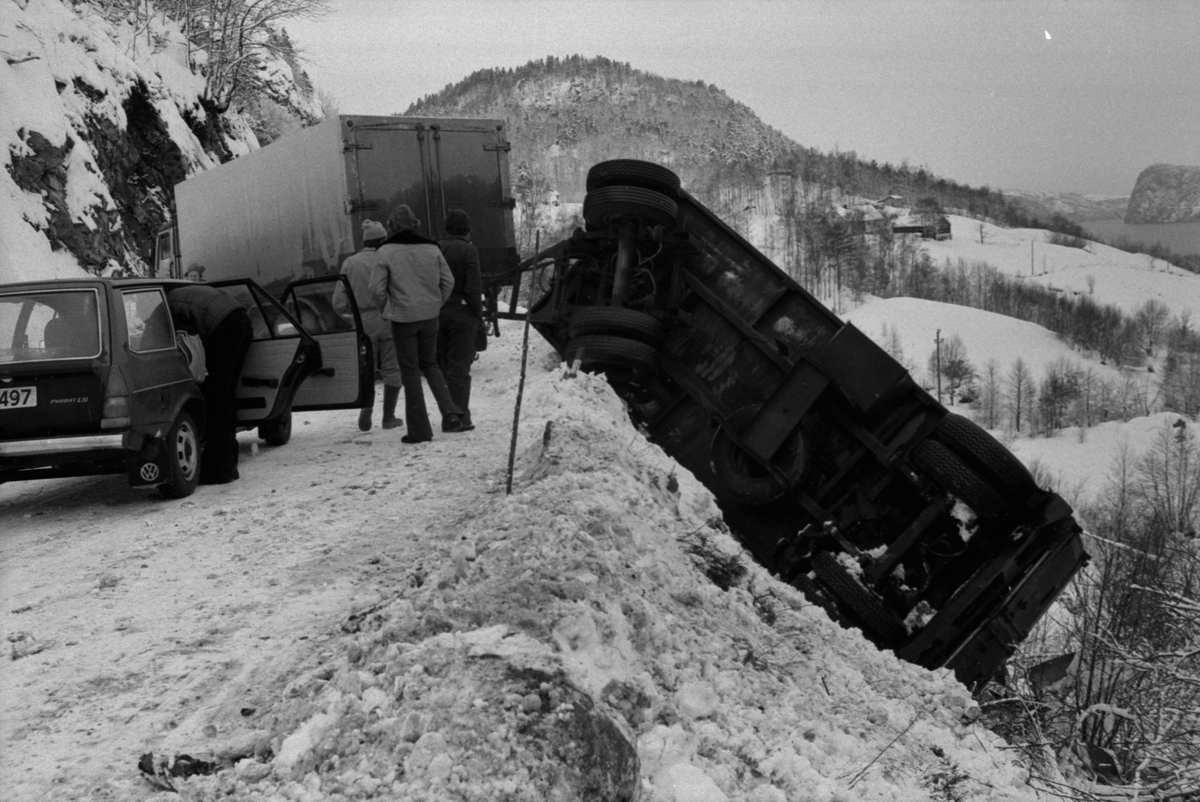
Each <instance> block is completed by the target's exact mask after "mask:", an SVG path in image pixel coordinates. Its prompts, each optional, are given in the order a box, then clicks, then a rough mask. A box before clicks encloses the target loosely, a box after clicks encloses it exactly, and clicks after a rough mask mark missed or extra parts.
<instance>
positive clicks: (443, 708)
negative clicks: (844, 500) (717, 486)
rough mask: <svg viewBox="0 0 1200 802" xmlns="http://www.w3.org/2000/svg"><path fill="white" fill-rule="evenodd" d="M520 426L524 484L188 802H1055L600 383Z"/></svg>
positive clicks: (584, 378) (397, 594)
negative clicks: (771, 566) (780, 573)
mask: <svg viewBox="0 0 1200 802" xmlns="http://www.w3.org/2000/svg"><path fill="white" fill-rule="evenodd" d="M508 395H509V397H510V398H511V391H509V393H508ZM522 418H523V420H524V423H523V425H522V432H521V438H520V442H522V443H524V444H528V445H527V446H526V447H525V448H524V449H523V450H522V452H521V453H520V455H519V459H518V462H517V472H516V480H515V485H514V492H513V494H512V495H503V485H502V477H497V479H498V481H497V482H496V485H495V487H496V492H495V493H494V495H492V496H491V497H490V498H484V499H481V500H477V499H475V498H474V497H472V496H468V497H464V499H463V507H464V508H465V509H466V511H465V513H464V515H463V518H462V519H461V520H460V521H458V522H456V525H455V527H454V528H453V535H452V536H451V537H450V538H449V539H446V540H443V541H442V542H441V543H440V544H439V546H440V549H439V553H438V554H435V555H430V557H429V560H428V561H424V562H422V563H421V564H420V565H414V566H411V567H410V570H409V571H408V572H407V573H406V574H404V575H397V576H394V577H393V578H392V582H391V585H390V586H388V587H386V588H383V589H382V591H381V593H380V598H379V600H378V601H377V602H375V603H371V604H365V605H363V606H360V608H359V609H358V610H357V611H356V612H355V613H354V614H352V615H351V616H350V618H349V619H348V621H347V624H346V625H345V626H344V627H343V630H344V633H343V634H339V635H338V636H337V637H336V638H335V639H334V640H331V641H330V642H329V643H328V644H327V647H328V648H326V650H325V651H324V652H323V653H322V659H321V660H320V662H319V663H317V664H310V665H307V666H304V667H303V670H301V671H292V672H291V676H290V677H289V681H288V682H287V684H286V688H284V687H283V683H280V684H279V685H278V687H279V688H281V689H282V690H280V691H278V692H277V694H278V695H277V697H276V698H274V699H272V700H270V701H268V702H266V704H265V706H266V707H267V708H268V710H267V711H266V712H265V714H264V713H263V711H261V710H260V712H259V715H258V718H257V721H258V722H259V724H258V726H259V727H265V729H264V730H261V731H258V732H250V733H241V734H238V735H233V736H230V742H231V743H232V742H238V743H241V744H243V745H246V744H258V746H257V747H251V746H243V747H242V748H241V750H240V752H239V750H238V749H234V748H232V747H230V746H229V745H228V744H227V745H226V747H225V748H224V749H221V748H218V749H217V750H214V754H217V755H219V754H224V755H225V756H227V757H233V758H236V757H238V756H239V754H240V755H244V756H245V757H243V758H242V759H241V760H240V761H239V762H237V763H236V765H235V766H233V767H232V768H231V769H229V770H226V771H221V772H218V773H217V774H214V775H211V776H206V777H194V778H192V779H189V780H186V781H183V782H181V783H180V786H181V788H182V789H183V791H184V798H185V799H186V798H214V797H218V796H220V795H223V794H227V793H228V794H232V796H233V798H237V799H245V800H255V799H263V800H266V799H277V798H283V799H293V800H327V799H350V798H361V797H364V796H371V795H382V796H388V797H391V798H400V799H407V800H451V799H453V800H492V799H506V800H531V801H532V800H539V802H540V800H545V799H589V800H604V799H614V800H615V799H631V798H636V795H637V794H641V795H642V796H641V798H643V799H647V800H657V801H658V802H710V801H717V800H744V801H745V802H783V800H788V799H812V800H839V799H856V800H857V799H894V800H913V799H925V798H930V796H931V794H934V793H935V791H937V789H942V791H943V792H944V789H945V788H946V787H947V786H948V785H950V786H953V790H954V792H955V793H957V794H959V795H960V797H956V798H964V797H968V796H969V797H970V798H977V799H998V800H999V799H1014V800H1016V799H1032V792H1030V791H1029V790H1027V789H1025V788H1024V787H1023V786H1022V776H1023V774H1022V771H1021V770H1020V769H1019V768H1018V767H1016V766H1014V765H1012V764H1011V763H1010V761H1009V758H1008V756H1007V754H1006V752H1005V751H1004V749H1003V744H1002V743H1001V742H1000V741H999V740H998V739H997V738H996V737H995V736H994V735H992V734H990V733H989V732H987V731H986V730H984V729H982V728H981V727H979V726H977V725H975V724H973V723H970V722H971V721H972V720H973V717H974V715H975V714H976V712H977V710H976V709H975V708H974V706H973V704H972V701H971V698H970V696H969V694H968V693H967V691H966V689H965V688H964V687H963V686H962V685H960V684H959V683H958V682H956V681H955V680H954V679H953V677H952V676H951V675H950V674H949V673H948V672H945V671H937V672H930V671H926V670H924V669H921V668H918V667H915V666H912V665H909V664H907V663H902V662H900V661H898V660H897V659H895V657H894V656H893V655H891V654H890V653H882V652H879V651H878V650H876V649H875V648H874V647H873V646H871V645H869V644H868V643H867V642H866V641H865V640H863V638H862V637H861V636H860V635H859V634H858V633H857V632H856V631H846V630H842V629H840V628H839V627H837V626H836V625H834V624H833V623H831V622H830V621H829V619H828V618H827V617H826V615H825V614H824V613H823V612H822V611H821V610H820V609H819V608H816V607H814V606H812V605H811V604H809V603H807V602H806V601H805V600H804V599H803V597H802V596H801V595H800V594H799V593H798V592H797V591H795V590H794V589H792V588H791V587H790V586H786V585H783V584H781V583H779V582H777V581H775V580H774V579H772V578H771V577H770V576H769V575H767V574H766V573H765V572H763V571H762V570H761V569H760V568H758V567H757V566H755V565H754V564H753V563H752V562H751V561H750V558H749V556H748V555H746V554H744V553H743V552H741V550H740V548H739V547H738V546H737V544H736V543H735V542H734V541H733V540H732V539H731V538H730V537H729V536H728V535H727V534H726V533H725V531H724V528H723V526H722V525H721V523H720V522H719V518H718V517H717V510H716V508H715V506H714V503H713V501H712V498H711V496H710V495H709V494H708V492H707V491H706V490H705V489H704V488H703V487H702V486H700V485H699V484H698V483H697V482H696V480H695V479H694V478H693V477H692V476H690V475H688V474H686V473H684V472H682V471H681V470H680V469H679V468H678V467H676V466H675V465H674V463H673V462H672V461H671V460H669V459H668V458H667V457H666V456H665V455H664V454H663V453H662V452H661V451H660V450H659V449H658V448H657V447H655V446H653V445H651V444H648V443H647V442H646V441H645V440H644V438H643V437H642V436H641V435H640V434H639V433H638V432H637V431H636V430H635V429H634V428H633V427H632V426H631V425H630V423H629V422H628V418H627V416H626V415H625V412H624V410H623V407H622V405H621V402H620V401H619V399H618V398H617V397H616V396H615V394H614V393H613V392H612V390H611V389H610V388H609V387H608V385H607V384H605V383H604V382H603V380H602V379H600V378H597V377H592V376H588V375H580V376H578V377H576V378H574V379H564V378H561V377H560V373H559V371H558V370H554V371H552V372H550V371H547V372H542V373H538V374H536V375H535V376H533V377H532V379H531V382H530V386H529V388H528V389H527V393H526V402H525V410H524V412H523V415H522ZM385 525H386V524H385ZM423 566H430V567H428V568H426V567H423ZM722 588H727V589H722ZM281 670H282V669H281ZM263 722H265V724H264V723H263ZM265 742H269V744H270V747H269V750H268V749H265V748H263V746H262V744H263V743H265ZM192 746H193V749H191V750H189V749H187V748H185V747H186V745H185V744H182V743H175V744H171V745H170V748H171V749H175V748H176V747H177V748H178V751H187V752H189V753H190V754H193V755H197V752H196V751H194V747H195V746H196V745H195V744H193V745H192ZM160 751H167V750H166V749H164V750H160ZM254 753H257V756H255V754H254ZM272 754H273V758H272V757H271V755H272ZM197 756H199V755H197ZM164 798H165V797H164Z"/></svg>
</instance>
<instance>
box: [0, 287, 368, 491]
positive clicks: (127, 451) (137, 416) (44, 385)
mask: <svg viewBox="0 0 1200 802" xmlns="http://www.w3.org/2000/svg"><path fill="white" fill-rule="evenodd" d="M344 281H345V280H344V279H342V278H340V277H328V278H324V279H315V280H310V281H303V282H297V283H296V284H295V285H294V286H293V287H289V288H288V290H287V292H286V293H285V295H284V303H283V304H280V303H279V302H277V301H276V300H275V299H273V298H272V297H271V296H270V295H269V294H268V293H266V292H265V291H264V290H263V289H262V288H261V287H259V286H257V285H256V284H255V283H254V282H252V281H249V280H241V281H231V282H221V283H219V284H216V285H211V286H215V287H217V288H218V289H220V290H221V291H223V292H226V293H230V294H232V295H233V296H234V297H235V298H236V299H237V300H238V301H239V302H240V303H241V304H242V305H243V306H244V307H245V308H246V309H247V311H248V312H249V314H250V319H251V322H252V324H253V329H254V339H253V342H252V343H251V345H250V349H249V351H248V353H247V355H246V359H245V363H244V366H243V369H242V373H241V375H240V378H239V381H238V389H237V396H238V401H237V408H238V425H239V427H240V428H243V429H250V428H256V427H257V428H258V431H259V434H260V436H262V437H263V438H264V439H265V440H267V442H268V443H269V444H275V445H282V444H283V443H286V442H287V439H288V438H289V437H290V435H291V413H292V411H293V410H315V409H342V408H357V407H359V406H361V404H362V402H363V399H364V398H366V397H367V396H366V393H367V392H368V391H369V390H370V387H371V383H372V382H373V380H374V377H373V374H372V372H371V371H370V370H369V369H368V366H369V365H370V364H371V362H370V358H371V354H370V344H369V341H368V340H367V338H366V337H365V336H364V335H363V332H362V326H361V322H360V321H359V320H358V319H357V317H354V318H353V319H350V320H348V319H346V318H342V317H338V322H330V321H328V320H317V319H316V318H313V320H314V321H316V322H317V323H320V326H321V329H320V330H319V331H317V332H315V333H310V332H309V331H307V330H306V329H305V328H304V327H303V326H302V325H301V324H300V323H299V321H298V317H297V314H294V313H301V312H303V314H305V315H308V316H310V317H312V312H311V310H312V309H321V308H326V307H328V306H330V304H329V298H330V297H331V296H332V294H333V290H334V287H335V286H336V284H337V283H338V282H344ZM188 283H189V282H184V281H173V280H168V279H145V278H117V279H104V278H81V279H58V280H52V281H32V282H23V283H16V284H6V285H0V483H4V482H11V481H15V480H26V479H39V478H53V477H63V476H90V475H97V474H117V473H124V474H126V476H127V477H128V479H129V483H130V485H131V486H133V487H139V488H141V487H145V488H150V487H157V488H158V489H159V492H161V493H162V494H163V495H164V496H167V497H168V498H182V497H184V496H187V495H190V494H191V493H192V492H193V491H194V490H195V488H196V485H197V481H198V479H199V475H200V463H201V460H202V459H203V453H204V439H205V422H206V418H207V414H206V410H205V405H204V398H203V395H202V394H201V392H200V386H199V382H198V380H197V377H196V375H194V374H193V370H192V366H191V365H192V363H191V361H190V360H189V357H188V355H187V354H186V353H185V351H184V349H183V348H181V337H180V335H179V333H178V332H177V331H176V327H175V323H174V320H173V318H172V315H171V309H170V302H169V294H170V291H171V289H172V288H173V287H176V286H183V285H186V284H188ZM287 306H290V307H291V308H292V310H293V311H292V312H289V311H288V309H287V308H286V307H287ZM221 357H222V355H221V354H213V353H209V354H205V359H206V360H207V361H209V362H211V360H215V359H220V358H221Z"/></svg>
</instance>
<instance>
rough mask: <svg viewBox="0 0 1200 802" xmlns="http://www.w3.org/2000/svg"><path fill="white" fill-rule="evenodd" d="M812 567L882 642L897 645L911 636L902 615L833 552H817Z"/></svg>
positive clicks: (821, 579)
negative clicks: (898, 614)
mask: <svg viewBox="0 0 1200 802" xmlns="http://www.w3.org/2000/svg"><path fill="white" fill-rule="evenodd" d="M812 568H813V573H815V574H816V575H817V579H818V580H820V582H821V584H822V585H824V586H825V588H827V589H828V591H829V592H830V593H832V594H833V595H834V596H835V597H836V598H837V600H838V601H839V602H840V603H841V604H842V605H843V606H845V607H846V608H847V609H849V610H850V611H851V613H852V614H853V618H854V619H855V620H857V621H858V622H859V625H860V626H862V627H863V628H864V629H866V630H867V631H868V634H873V635H874V636H875V637H877V638H879V639H880V640H879V643H880V645H884V646H897V645H899V644H901V643H903V642H904V640H905V638H907V637H908V628H907V627H905V626H904V622H903V621H902V620H900V617H899V616H897V615H896V614H895V613H894V612H892V611H891V610H890V609H888V607H887V605H885V604H884V601H883V599H881V598H880V597H879V596H877V595H875V593H873V592H872V591H870V590H868V589H867V588H865V587H863V585H862V583H861V582H859V581H858V580H857V579H855V578H854V577H853V576H851V575H850V572H849V571H848V570H846V567H845V566H844V565H842V564H841V563H840V562H838V560H837V557H835V556H834V555H833V554H832V553H831V552H828V551H822V552H818V553H817V554H815V555H813V558H812Z"/></svg>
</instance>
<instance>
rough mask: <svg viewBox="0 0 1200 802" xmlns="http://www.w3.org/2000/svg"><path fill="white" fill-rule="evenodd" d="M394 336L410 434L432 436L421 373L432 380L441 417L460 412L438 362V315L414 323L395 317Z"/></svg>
mask: <svg viewBox="0 0 1200 802" xmlns="http://www.w3.org/2000/svg"><path fill="white" fill-rule="evenodd" d="M392 339H394V340H395V341H396V361H397V362H399V363H400V378H401V380H402V381H403V382H404V417H405V418H407V421H408V436H409V437H412V438H414V439H417V440H432V439H433V427H432V426H431V425H430V423H429V413H428V411H426V409H425V390H424V388H423V387H422V386H421V377H422V376H424V377H425V381H426V382H427V383H428V384H429V390H430V392H432V393H433V398H434V400H435V401H436V402H437V405H438V411H439V412H441V413H442V417H443V418H445V417H446V416H447V415H457V414H459V409H458V407H456V406H455V405H454V401H453V400H451V398H450V389H449V388H448V387H446V379H445V377H443V376H442V371H441V369H440V368H439V367H438V363H437V340H438V319H437V318H436V317H435V318H431V319H429V320H418V321H415V322H413V323H397V322H395V321H392Z"/></svg>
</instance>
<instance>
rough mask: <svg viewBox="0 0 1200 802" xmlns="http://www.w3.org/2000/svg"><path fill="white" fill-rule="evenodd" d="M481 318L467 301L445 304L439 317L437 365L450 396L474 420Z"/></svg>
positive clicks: (464, 415)
mask: <svg viewBox="0 0 1200 802" xmlns="http://www.w3.org/2000/svg"><path fill="white" fill-rule="evenodd" d="M479 324H480V321H479V318H478V317H476V316H475V313H474V312H472V311H471V309H470V308H469V307H468V306H467V305H466V304H464V303H456V304H450V305H449V306H443V307H442V314H441V316H440V317H439V319H438V365H439V366H440V367H441V369H442V375H443V376H445V378H446V386H447V387H449V388H450V398H451V399H452V400H453V401H454V405H455V406H456V407H458V408H459V410H460V411H461V412H462V421H463V424H468V423H470V422H471V409H470V405H471V363H472V362H474V361H475V333H476V332H477V331H478V330H479Z"/></svg>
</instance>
